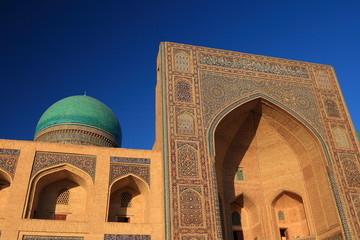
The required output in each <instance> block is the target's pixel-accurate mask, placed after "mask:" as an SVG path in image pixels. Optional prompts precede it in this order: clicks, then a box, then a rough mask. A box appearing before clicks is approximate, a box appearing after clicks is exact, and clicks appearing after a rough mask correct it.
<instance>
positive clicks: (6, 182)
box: [0, 170, 11, 218]
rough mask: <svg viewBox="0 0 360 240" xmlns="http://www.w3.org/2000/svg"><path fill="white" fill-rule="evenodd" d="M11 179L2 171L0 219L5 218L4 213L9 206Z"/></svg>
mask: <svg viewBox="0 0 360 240" xmlns="http://www.w3.org/2000/svg"><path fill="white" fill-rule="evenodd" d="M10 184H11V177H10V176H9V174H7V173H6V172H4V171H2V170H0V218H4V217H5V216H4V212H5V209H6V208H7V205H8V197H9V190H10Z"/></svg>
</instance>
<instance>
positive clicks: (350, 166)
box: [339, 154, 360, 188]
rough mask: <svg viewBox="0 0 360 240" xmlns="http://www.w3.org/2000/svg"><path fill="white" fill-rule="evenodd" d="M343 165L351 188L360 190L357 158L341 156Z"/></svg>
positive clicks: (346, 155)
mask: <svg viewBox="0 0 360 240" xmlns="http://www.w3.org/2000/svg"><path fill="white" fill-rule="evenodd" d="M339 157H340V161H341V165H342V167H343V169H344V172H345V173H346V174H345V176H344V177H345V178H346V182H347V184H348V186H349V187H353V188H360V172H359V164H358V163H357V162H358V161H357V160H356V156H354V155H348V154H340V156H339Z"/></svg>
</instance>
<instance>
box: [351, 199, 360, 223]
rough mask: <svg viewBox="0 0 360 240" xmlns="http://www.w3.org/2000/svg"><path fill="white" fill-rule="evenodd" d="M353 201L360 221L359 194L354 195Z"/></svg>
mask: <svg viewBox="0 0 360 240" xmlns="http://www.w3.org/2000/svg"><path fill="white" fill-rule="evenodd" d="M351 199H352V201H353V203H354V208H355V213H356V215H357V218H358V219H359V220H360V196H359V194H352V195H351Z"/></svg>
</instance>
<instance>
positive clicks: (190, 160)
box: [177, 144, 199, 177]
mask: <svg viewBox="0 0 360 240" xmlns="http://www.w3.org/2000/svg"><path fill="white" fill-rule="evenodd" d="M177 158H178V161H177V162H178V174H179V176H180V177H198V174H199V171H198V168H199V167H198V153H197V150H196V149H195V148H193V147H192V146H190V145H188V144H185V145H184V146H182V147H180V148H179V149H178V150H177Z"/></svg>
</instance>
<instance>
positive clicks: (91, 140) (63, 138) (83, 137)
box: [34, 124, 118, 147]
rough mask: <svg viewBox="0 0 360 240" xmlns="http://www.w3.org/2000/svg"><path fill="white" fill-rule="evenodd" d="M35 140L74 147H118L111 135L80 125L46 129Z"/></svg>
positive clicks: (65, 125)
mask: <svg viewBox="0 0 360 240" xmlns="http://www.w3.org/2000/svg"><path fill="white" fill-rule="evenodd" d="M34 140H35V141H40V142H56V143H64V144H74V145H92V146H103V147H117V146H118V145H117V143H116V140H115V139H114V138H113V137H112V136H111V135H110V134H108V133H105V132H103V131H100V130H97V129H94V128H93V127H92V126H80V125H79V124H74V125H71V124H63V125H60V126H53V127H51V128H48V129H44V130H42V131H40V132H39V133H37V134H36V135H35V138H34Z"/></svg>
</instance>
